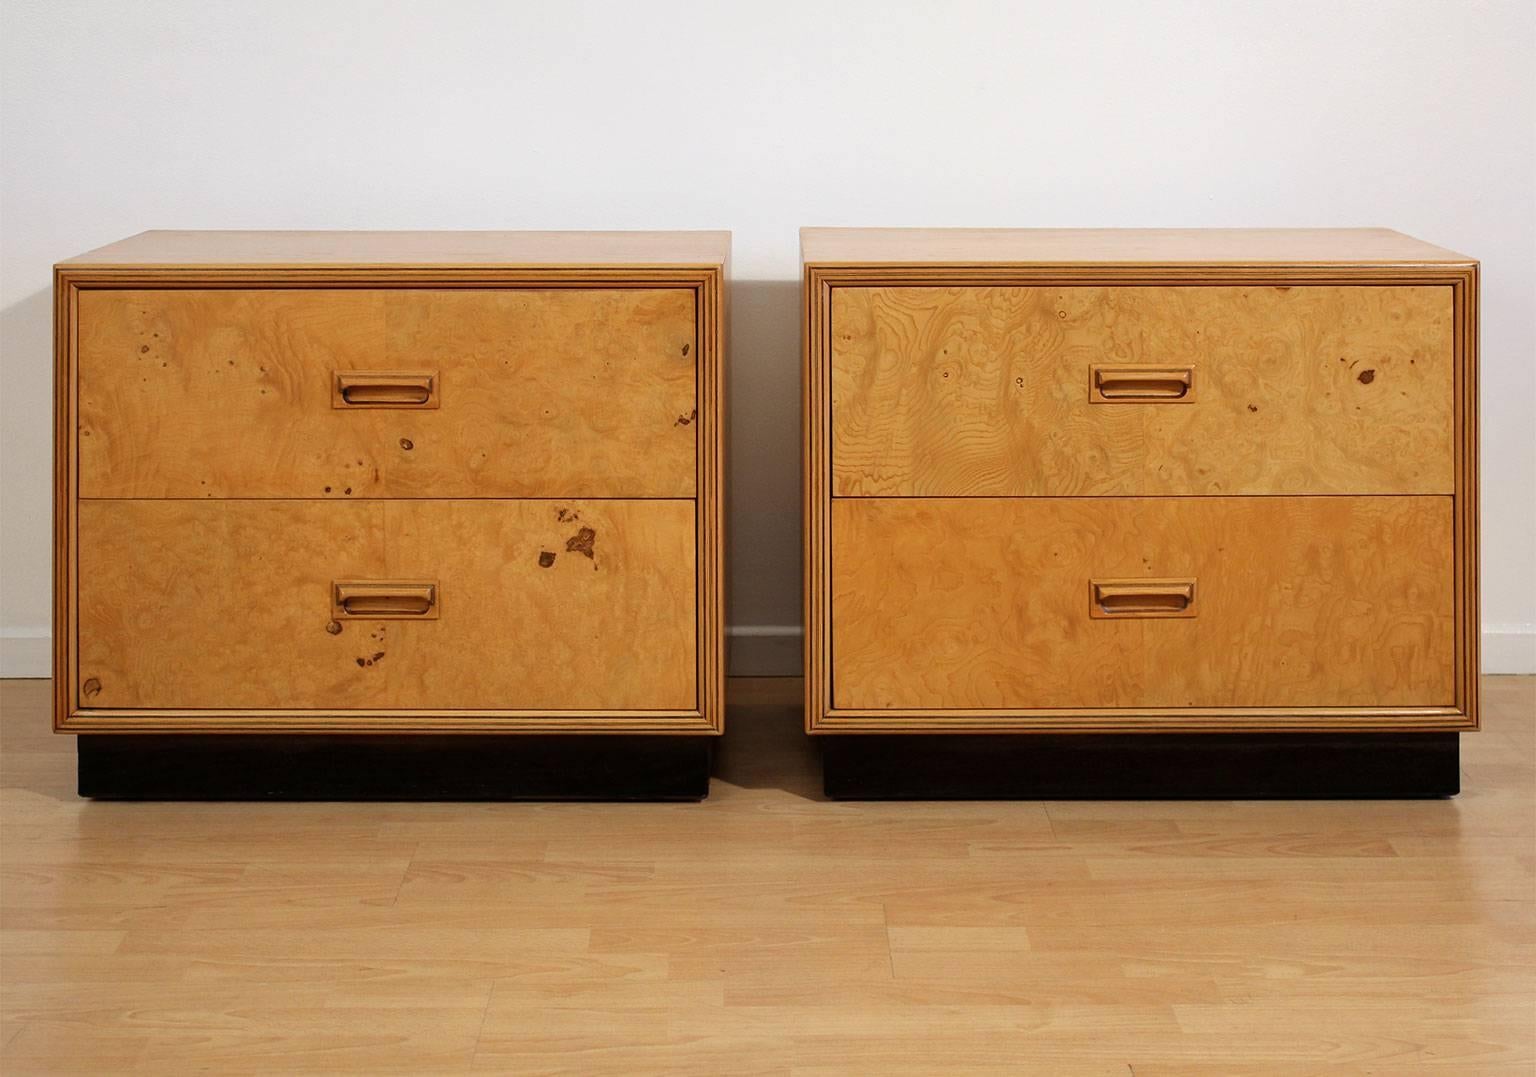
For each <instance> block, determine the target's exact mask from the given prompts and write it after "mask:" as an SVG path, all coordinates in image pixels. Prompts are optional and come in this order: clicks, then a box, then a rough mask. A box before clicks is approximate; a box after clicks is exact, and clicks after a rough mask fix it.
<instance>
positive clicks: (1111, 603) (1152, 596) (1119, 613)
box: [1088, 579, 1195, 617]
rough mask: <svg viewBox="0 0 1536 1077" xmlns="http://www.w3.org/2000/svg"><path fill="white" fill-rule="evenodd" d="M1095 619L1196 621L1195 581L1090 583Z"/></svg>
mask: <svg viewBox="0 0 1536 1077" xmlns="http://www.w3.org/2000/svg"><path fill="white" fill-rule="evenodd" d="M1088 586H1089V590H1090V591H1091V592H1092V599H1091V601H1090V603H1089V606H1088V614H1089V616H1091V617H1193V616H1194V615H1195V581H1194V580H1191V579H1185V580H1089V581H1088Z"/></svg>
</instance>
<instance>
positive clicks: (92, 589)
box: [77, 500, 698, 730]
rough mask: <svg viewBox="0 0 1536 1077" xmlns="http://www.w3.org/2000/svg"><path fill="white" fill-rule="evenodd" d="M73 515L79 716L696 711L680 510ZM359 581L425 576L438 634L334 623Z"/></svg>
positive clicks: (271, 507) (254, 504)
mask: <svg viewBox="0 0 1536 1077" xmlns="http://www.w3.org/2000/svg"><path fill="white" fill-rule="evenodd" d="M80 514H81V516H80V525H81V531H80V680H79V695H78V704H77V705H78V706H79V707H80V708H82V709H87V710H93V711H98V710H99V711H105V712H111V711H115V710H123V709H130V708H152V709H155V710H157V711H158V710H166V709H229V708H236V709H238V708H252V709H255V708H276V709H280V710H285V711H291V710H303V709H306V708H317V709H319V713H316V714H314V715H312V716H309V717H308V718H307V719H306V718H303V717H301V716H290V720H289V721H287V722H273V723H270V724H266V725H264V724H263V723H261V721H260V720H259V716H258V718H257V719H256V720H255V723H254V724H256V725H257V726H258V727H260V728H276V727H279V726H281V727H282V728H304V727H310V728H317V729H318V728H328V729H343V730H345V729H349V728H357V727H359V726H367V725H368V724H369V723H368V722H367V721H366V720H364V719H362V718H358V719H353V718H350V717H349V716H348V715H347V713H346V712H347V711H349V710H352V709H358V710H361V711H369V710H373V711H381V710H382V711H389V710H402V711H410V710H428V711H441V710H455V709H471V710H489V711H496V710H502V711H509V712H510V711H543V710H548V711H577V712H585V711H591V712H602V711H612V710H623V709H636V710H656V711H673V712H690V711H696V710H697V709H698V699H697V684H698V674H697V664H696V660H697V636H696V633H697V630H698V629H697V625H696V621H695V576H694V571H695V561H694V558H695V549H694V548H695V539H694V527H695V521H694V506H693V503H692V502H689V501H616V500H608V501H578V500H572V501H489V500H483V501H366V502H353V503H350V504H327V503H324V502H315V501H217V502H202V501H86V502H83V503H82V504H81V506H80ZM370 579H373V580H389V579H425V580H433V581H436V583H437V585H438V588H439V595H438V602H437V606H436V613H437V617H436V619H434V620H430V621H421V622H419V623H414V622H412V621H410V620H399V619H394V620H370V619H353V620H348V621H346V622H345V623H342V622H339V621H333V620H332V609H331V600H332V595H331V585H332V582H333V581H335V580H370ZM337 629H339V631H337ZM144 717H145V718H146V719H153V720H155V721H163V720H162V719H157V718H155V716H152V715H146V716H144ZM187 720H188V721H190V722H193V723H195V722H197V721H200V720H202V719H201V718H199V717H198V716H189V717H188V719H187ZM103 721H106V718H105V717H103V718H99V719H98V727H99V725H100V724H101V723H102V722H103ZM417 721H418V723H419V724H420V725H421V726H422V727H423V728H433V727H434V722H433V720H432V718H431V717H430V716H423V717H421V718H419V719H417ZM508 723H513V724H516V723H522V724H537V723H536V721H535V720H534V719H532V718H510V717H509V718H507V719H506V720H505V721H504V722H503V723H502V724H508ZM148 724H151V723H150V722H149V721H144V722H139V723H138V725H137V726H136V718H135V716H134V715H132V714H127V715H120V716H117V718H116V720H115V726H116V727H118V728H125V729H131V728H136V727H143V726H144V725H148ZM488 724H490V725H492V726H494V725H495V724H496V723H495V721H494V720H488ZM614 724H616V725H617V726H618V727H620V728H622V726H623V722H622V721H617V722H615V723H614Z"/></svg>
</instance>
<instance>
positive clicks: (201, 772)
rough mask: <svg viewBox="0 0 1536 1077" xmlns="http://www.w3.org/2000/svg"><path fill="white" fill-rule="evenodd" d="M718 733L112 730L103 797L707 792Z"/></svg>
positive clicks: (100, 744) (583, 796) (101, 752)
mask: <svg viewBox="0 0 1536 1077" xmlns="http://www.w3.org/2000/svg"><path fill="white" fill-rule="evenodd" d="M714 740H715V738H713V737H693V736H623V735H620V736H608V735H593V736H564V735H561V736H546V735H532V736H523V735H507V736H480V735H465V736H433V735H426V736H355V737H354V736H326V735H307V736H306V735H292V736H267V735H245V734H232V735H223V734H217V735H207V734H142V735H141V734H105V733H92V734H85V735H82V736H79V737H77V738H76V741H77V743H78V747H77V749H76V751H77V753H78V763H79V775H80V795H81V796H83V797H95V798H97V799H102V800H703V799H704V798H705V797H706V796H708V795H709V770H710V761H711V757H712V755H713V748H714Z"/></svg>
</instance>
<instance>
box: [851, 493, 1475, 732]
mask: <svg viewBox="0 0 1536 1077" xmlns="http://www.w3.org/2000/svg"><path fill="white" fill-rule="evenodd" d="M1451 509H1452V505H1451V499H1450V498H1446V497H1425V498H1344V497H1330V498H1149V499H1139V498H1116V499H1105V500H1096V499H1054V498H1036V499H1000V500H992V499H964V500H956V499H942V500H927V499H914V498H899V499H840V500H836V501H834V502H833V504H832V573H833V577H832V650H833V653H834V654H835V655H836V663H835V665H834V668H833V691H832V700H833V704H834V705H835V706H836V707H837V708H839V709H843V710H879V709H896V710H898V711H899V710H905V709H925V708H936V709H967V708H976V709H981V710H1005V709H1009V708H1020V709H1024V708H1038V709H1048V708H1094V707H1100V708H1114V707H1206V708H1244V707H1391V706H1420V707H1432V706H1442V707H1444V706H1448V705H1450V704H1451V703H1453V702H1454V697H1455V687H1454V685H1455V677H1454V672H1455V663H1454V657H1455V628H1454V625H1455V620H1454V585H1453V573H1452V560H1451V557H1450V548H1451V529H1452V511H1451ZM1094 577H1115V578H1121V579H1139V578H1160V577H1185V578H1192V579H1194V580H1196V581H1198V582H1197V585H1196V586H1197V599H1196V601H1197V606H1196V615H1195V616H1194V617H1191V618H1163V619H1150V620H1149V619H1126V620H1116V619H1109V620H1106V619H1099V618H1094V617H1093V616H1092V610H1091V608H1090V602H1089V581H1090V579H1092V578H1094ZM1241 718H1242V716H1241V715H1233V716H1232V721H1241ZM892 724H893V725H897V726H899V725H900V716H899V715H896V716H895V717H894V718H893V721H892ZM1020 724H1021V725H1027V724H1028V721H1027V720H1024V721H1021V722H1020ZM1208 724H1211V725H1220V724H1222V721H1221V720H1211V721H1209V723H1208Z"/></svg>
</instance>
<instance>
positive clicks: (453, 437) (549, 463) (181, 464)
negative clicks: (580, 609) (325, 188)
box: [78, 288, 700, 498]
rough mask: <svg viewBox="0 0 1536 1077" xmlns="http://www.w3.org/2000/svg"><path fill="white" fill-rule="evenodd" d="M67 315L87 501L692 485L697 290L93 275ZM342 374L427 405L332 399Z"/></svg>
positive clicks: (647, 490)
mask: <svg viewBox="0 0 1536 1077" xmlns="http://www.w3.org/2000/svg"><path fill="white" fill-rule="evenodd" d="M78 325H79V363H80V371H79V407H80V420H79V432H80V441H79V460H80V480H79V481H80V493H81V496H82V497H315V498H321V497H329V498H346V497H370V496H373V497H381V496H382V497H692V496H694V493H695V490H696V482H697V477H696V473H695V455H696V451H697V442H698V427H697V425H696V421H697V419H698V410H699V401H698V395H697V392H698V389H697V383H696V369H697V362H698V357H697V354H696V349H697V348H698V347H699V346H700V345H699V341H698V334H697V328H696V319H695V293H694V291H693V290H692V289H686V288H651V289H634V290H630V289H619V288H609V289H590V290H589V289H575V290H570V289H567V290H539V289H501V290H481V289H471V290H452V291H448V290H431V289H404V288H403V289H350V290H324V289H277V288H273V289H263V290H245V289H219V290H211V289H210V290H202V289H161V290H153V291H151V290H115V289H114V290H108V289H97V290H88V291H86V292H85V293H84V294H83V295H82V296H81V299H80V310H79V321H78ZM348 370H361V371H411V370H416V371H426V372H435V373H436V374H437V376H438V382H439V390H438V402H439V403H440V406H438V407H435V408H431V409H410V410H405V409H369V408H365V409H353V408H344V407H343V408H337V407H334V406H333V401H332V398H333V383H334V376H335V374H336V372H338V371H348ZM253 446H259V447H260V448H259V451H253Z"/></svg>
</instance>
